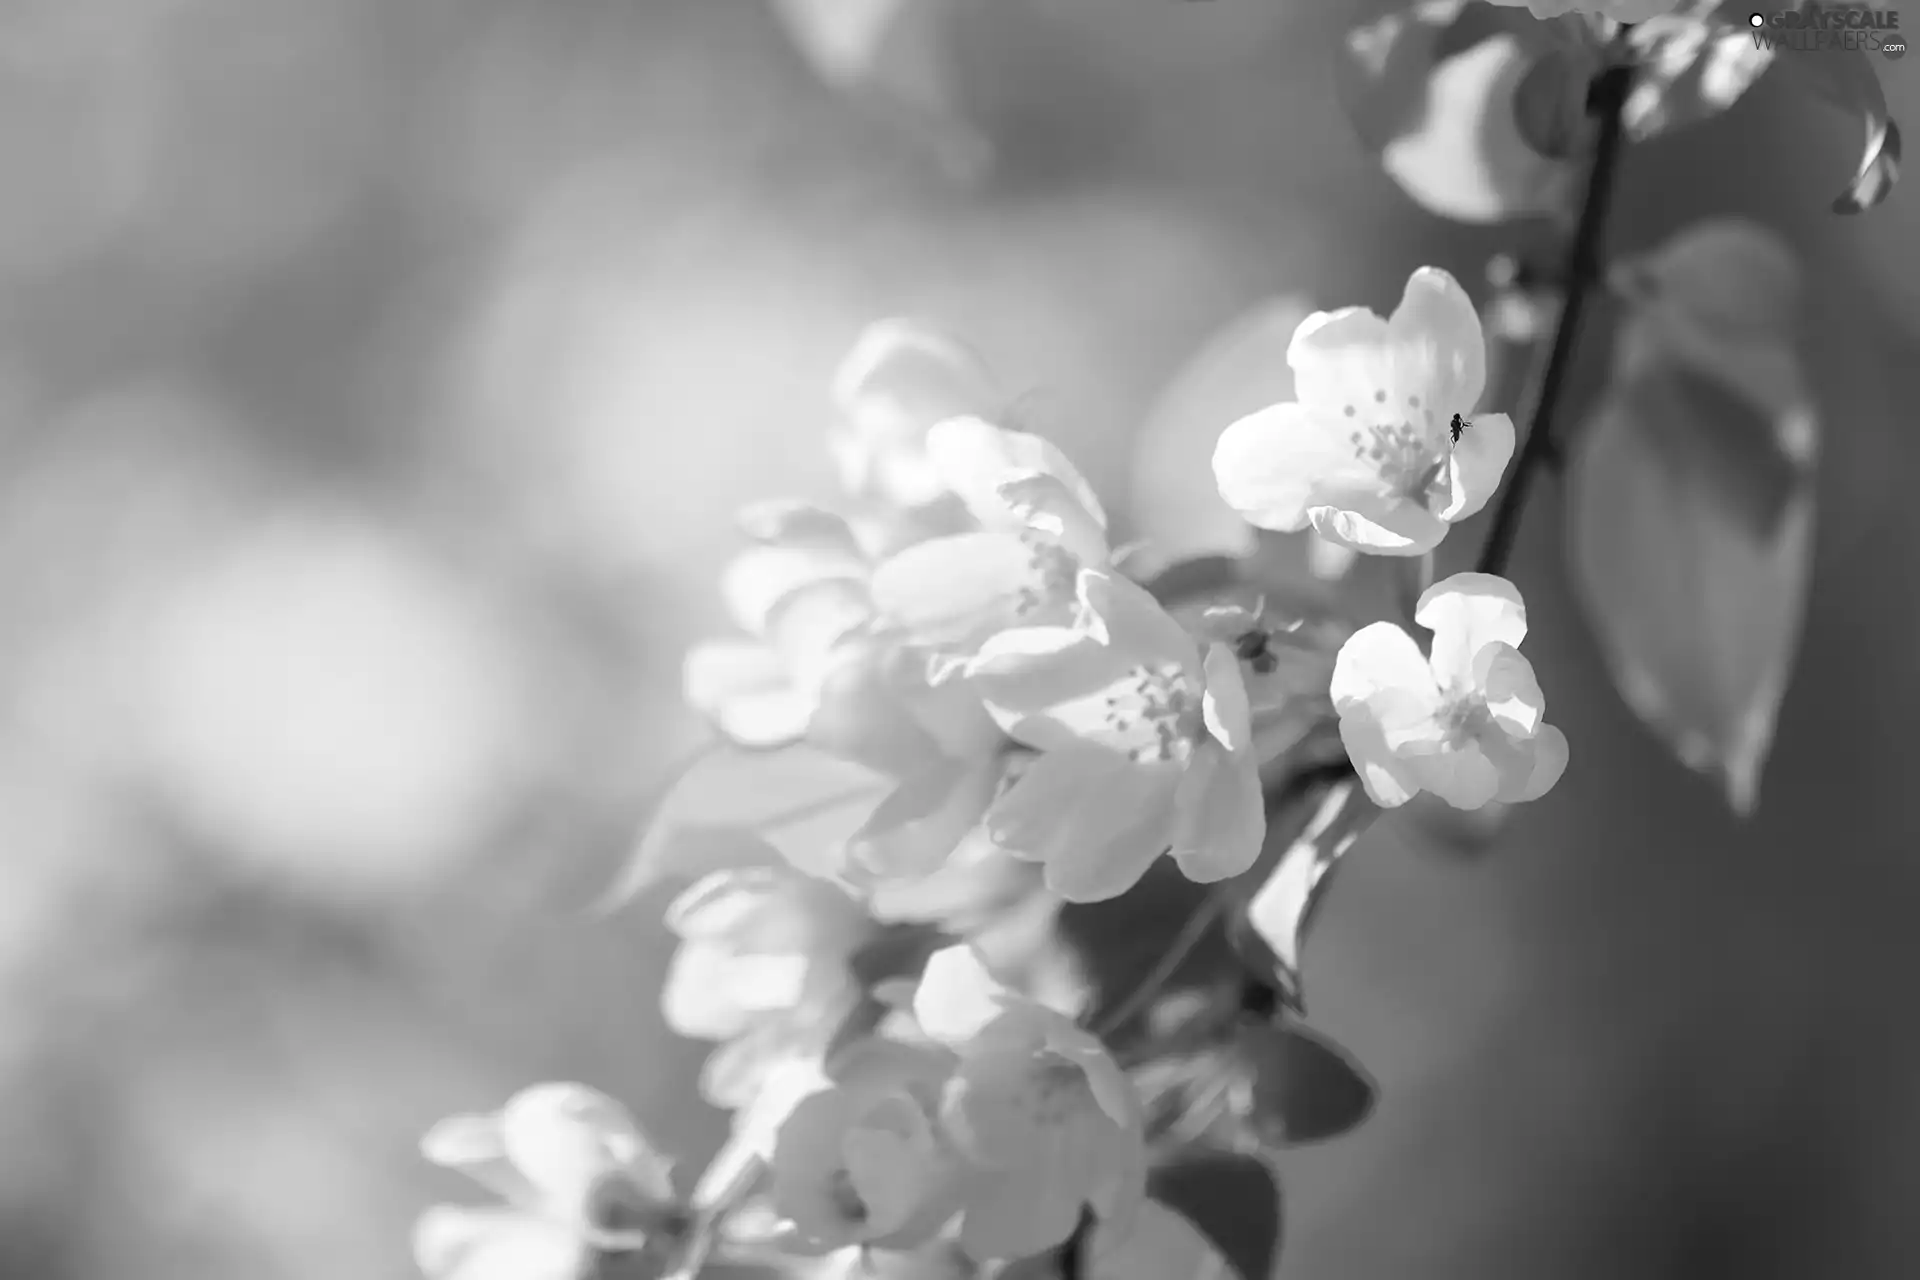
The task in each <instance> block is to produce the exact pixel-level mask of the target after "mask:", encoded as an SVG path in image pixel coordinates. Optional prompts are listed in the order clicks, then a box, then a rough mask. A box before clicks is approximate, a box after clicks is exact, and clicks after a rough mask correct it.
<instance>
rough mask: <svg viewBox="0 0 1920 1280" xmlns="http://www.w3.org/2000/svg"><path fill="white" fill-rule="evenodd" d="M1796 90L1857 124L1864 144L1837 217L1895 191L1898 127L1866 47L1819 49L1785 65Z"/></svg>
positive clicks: (1835, 203)
mask: <svg viewBox="0 0 1920 1280" xmlns="http://www.w3.org/2000/svg"><path fill="white" fill-rule="evenodd" d="M1782 66H1783V67H1784V68H1785V71H1784V74H1786V75H1787V76H1789V77H1790V78H1791V80H1792V82H1793V83H1794V85H1796V86H1797V87H1798V88H1799V89H1801V90H1802V91H1804V92H1807V93H1811V94H1812V95H1813V96H1814V97H1815V98H1818V99H1819V100H1820V101H1822V102H1824V103H1826V104H1827V105H1828V106H1831V107H1836V108H1838V109H1839V110H1840V111H1842V112H1845V113H1846V115H1847V116H1848V117H1849V118H1851V119H1855V120H1858V121H1860V122H1861V124H1862V125H1863V126H1864V127H1865V130H1866V144H1865V146H1864V148H1863V149H1862V151H1861V153H1860V161H1859V166H1858V168H1857V170H1856V171H1855V174H1854V177H1853V180H1852V181H1851V182H1849V183H1848V184H1847V186H1846V189H1845V190H1844V191H1842V192H1841V193H1840V194H1839V195H1838V196H1835V197H1834V200H1833V211H1834V212H1835V213H1843V214H1854V213H1865V212H1866V211H1867V210H1868V209H1871V208H1873V207H1874V206H1875V205H1877V204H1879V203H1880V202H1881V201H1882V200H1885V199H1886V198H1887V196H1888V195H1890V194H1892V192H1893V184H1894V183H1895V182H1896V181H1898V180H1899V177H1900V126H1899V125H1898V124H1896V123H1894V121H1893V119H1892V118H1891V117H1890V116H1889V115H1888V114H1887V95H1886V91H1885V90H1884V89H1882V88H1881V85H1880V76H1879V73H1878V72H1876V71H1875V70H1874V68H1873V61H1872V55H1870V54H1869V53H1868V51H1867V50H1865V49H1823V50H1820V51H1819V52H1817V53H1814V52H1809V53H1807V54H1806V55H1805V56H1798V57H1792V58H1787V59H1785V60H1784V61H1783V63H1782Z"/></svg>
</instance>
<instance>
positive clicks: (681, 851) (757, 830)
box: [602, 744, 894, 910]
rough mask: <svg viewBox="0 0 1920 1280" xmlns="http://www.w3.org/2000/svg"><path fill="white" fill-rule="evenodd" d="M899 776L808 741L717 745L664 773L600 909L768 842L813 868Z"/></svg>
mask: <svg viewBox="0 0 1920 1280" xmlns="http://www.w3.org/2000/svg"><path fill="white" fill-rule="evenodd" d="M893 785H894V784H893V780H891V779H888V778H886V777H885V776H883V775H881V774H879V773H876V772H874V771H873V770H871V769H868V768H866V767H864V766H862V765H858V764H854V763H852V762H850V761H847V760H843V759H841V758H839V757H838V756H833V755H829V754H827V753H826V752H824V751H820V750H818V749H816V748H814V747H811V746H808V745H806V744H796V745H794V746H789V747H782V748H780V749H778V750H774V751H751V750H746V749H744V748H740V747H735V746H730V745H719V746H714V747H711V748H709V749H708V750H706V751H704V752H702V753H701V754H700V755H698V756H696V757H695V758H694V759H693V760H692V761H691V762H690V763H689V764H688V765H687V766H686V767H685V768H684V769H683V770H681V772H679V773H678V774H677V775H675V776H674V777H673V778H672V779H671V780H670V781H669V782H668V783H667V785H666V787H665V789H664V791H663V793H662V795H661V799H660V801H659V803H658V804H657V805H656V806H655V808H654V811H653V813H652V814H651V815H650V817H649V818H648V821H647V826H646V830H645V832H644V833H643V834H642V835H641V838H640V841H639V844H638V846H637V847H636V848H635V850H634V852H633V854H632V856H631V857H630V858H629V859H628V861H627V865H626V866H625V868H624V869H623V870H622V871H621V873H620V875H619V876H618V877H617V879H616V881H615V883H614V886H613V887H612V888H611V889H610V890H608V892H607V894H606V896H605V897H604V898H603V900H602V910H612V909H614V908H617V907H619V906H622V905H624V904H625V903H627V902H629V901H631V900H632V899H633V898H634V897H635V896H636V895H637V894H640V893H642V892H644V891H645V890H647V889H648V888H650V887H652V886H653V885H655V884H658V883H659V882H661V881H662V880H668V879H680V878H692V877H696V876H700V875H704V874H706V873H707V872H709V871H717V870H720V869H722V868H725V867H732V866H749V865H753V864H754V863H756V862H765V861H766V854H767V853H768V852H769V851H771V852H772V853H774V854H777V855H778V856H779V857H781V858H784V859H786V860H787V861H789V862H791V863H792V864H793V865H794V866H797V867H799V868H801V869H802V870H808V871H816V872H817V871H819V870H821V869H823V867H824V865H825V859H826V858H827V855H831V854H836V853H837V852H838V851H839V850H840V849H841V848H843V847H844V846H845V844H846V842H847V840H848V839H849V838H850V837H851V836H852V835H853V834H854V833H855V832H856V831H858V830H859V829H860V827H861V825H862V824H863V823H864V822H865V821H866V820H867V817H868V816H869V815H870V814H871V813H872V812H873V810H874V808H875V807H876V806H877V805H878V804H879V803H880V801H881V800H882V799H884V798H885V797H886V796H887V795H888V793H889V792H890V791H891V789H892V787H893Z"/></svg>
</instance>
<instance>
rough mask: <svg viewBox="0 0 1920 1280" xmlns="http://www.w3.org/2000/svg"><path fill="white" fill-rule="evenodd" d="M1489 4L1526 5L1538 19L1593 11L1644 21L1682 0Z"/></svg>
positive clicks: (1500, 1) (1494, 0)
mask: <svg viewBox="0 0 1920 1280" xmlns="http://www.w3.org/2000/svg"><path fill="white" fill-rule="evenodd" d="M1488 3H1489V4H1497V5H1499V6H1501V7H1502V8H1505V9H1520V8H1524V9H1526V10H1528V11H1529V12H1530V13H1532V14H1533V16H1534V17H1536V18H1558V17H1562V16H1564V15H1566V14H1569V13H1591V14H1594V15H1596V16H1598V17H1602V18H1612V19H1613V20H1614V21H1615V22H1645V21H1646V20H1647V19H1649V18H1657V17H1659V16H1660V15H1661V14H1665V13H1672V12H1673V11H1674V10H1675V9H1677V8H1679V7H1680V0H1488Z"/></svg>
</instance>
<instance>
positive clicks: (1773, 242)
mask: <svg viewBox="0 0 1920 1280" xmlns="http://www.w3.org/2000/svg"><path fill="white" fill-rule="evenodd" d="M1617 275H1618V277H1619V278H1620V279H1621V280H1622V281H1624V282H1625V283H1624V285H1623V291H1624V292H1626V293H1627V294H1628V296H1629V298H1630V299H1631V300H1632V305H1633V311H1632V312H1631V314H1630V316H1629V318H1628V320H1627V321H1626V323H1625V324H1624V326H1623V328H1622V330H1621V333H1620V336H1619V339H1618V341H1617V343H1616V352H1615V356H1616V369H1615V378H1616V381H1615V385H1614V387H1613V388H1612V390H1611V392H1610V393H1609V395H1608V397H1607V398H1606V399H1605V400H1603V401H1602V403H1601V405H1600V406H1599V408H1598V410H1597V412H1596V414H1595V417H1594V420H1593V422H1592V423H1591V424H1590V426H1589V428H1588V430H1587V432H1586V433H1585V436H1584V438H1583V439H1582V441H1581V442H1580V447H1579V449H1578V451H1577V453H1576V455H1575V457H1574V461H1573V466H1572V468H1571V476H1570V500H1569V518H1570V520H1571V529H1570V538H1569V547H1570V551H1571V553H1572V555H1573V559H1574V566H1573V568H1574V577H1575V582H1576V586H1577V588H1578V591H1579V594H1580V596H1581V598H1582V600H1583V603H1584V605H1585V607H1586V611H1587V614H1588V617H1589V620H1590V622H1591V624H1592V626H1593V628H1594V631H1595V634H1596V636H1597V638H1598V640H1599V643H1600V647H1601V650H1602V652H1603V653H1604V655H1605V657H1606V659H1607V662H1608V665H1609V667H1610V668H1611V671H1612V674H1613V678H1614V682H1615V685H1616V686H1617V687H1618V688H1619V690H1620V692H1621V694H1622V696H1623V697H1624V698H1625V700H1626V702H1627V704H1628V705H1629V706H1630V707H1632V708H1633V710H1634V711H1635V713H1636V714H1637V715H1638V716H1639V717H1640V718H1641V720H1642V721H1644V722H1645V723H1646V724H1647V725H1648V726H1649V727H1651V728H1652V729H1653V730H1654V731H1655V732H1656V733H1658V734H1659V735H1660V736H1661V737H1662V738H1664V739H1665V740H1666V742H1667V743H1668V744H1669V746H1670V747H1671V748H1672V750H1673V751H1674V753H1675V754H1676V755H1677V756H1678V757H1679V758H1680V760H1681V761H1682V762H1683V763H1685V764H1687V765H1688V766H1689V767H1691V768H1694V769H1697V770H1700V771H1702V772H1705V773H1709V774H1712V775H1715V776H1717V777H1719V778H1720V780H1721V782H1722V784H1723V785H1724V787H1725V790H1726V794H1727V799H1728V802H1729V804H1730V805H1731V806H1732V808H1733V809H1734V811H1735V812H1736V813H1739V814H1741V815H1743V816H1744V815H1746V814H1749V813H1751V812H1752V810H1753V807H1754V805H1755V803H1756V802H1757V799H1758V793H1759V780H1760V775H1761V771H1762V768H1763V766H1764V764H1765V761H1766V756H1767V752H1768V750H1769V748H1770V746H1771V743H1772V737H1773V727H1774V720H1775V716H1776V714H1777V712H1778V710H1779V706H1780V701H1781V698H1782V697H1783V695H1784V693H1785V691H1786V686H1787V681H1788V678H1789V676H1790V674H1791V671H1792V666H1793V659H1794V655H1795V652H1796V650H1797V648H1798V644H1799V636H1800V630H1801V624H1802V618H1803V614H1804V612H1805V609H1806V594H1807V578H1808V570H1809V562H1810V559H1811V555H1812V547H1813V533H1814V468H1815V457H1816V453H1817V446H1818V423H1817V418H1816V415H1815V412H1814V407H1813V404H1812V401H1811V398H1810V396H1809V394H1808V392H1807V391H1806V389H1805V385H1804V380H1803V378H1802V375H1801V372H1800V365H1799V357H1798V352H1797V349H1796V343H1795V340H1794V333H1793V322H1794V316H1795V315H1796V313H1797V298H1798V292H1799V290H1798V268H1797V266H1796V265H1795V263H1794V260H1793V256H1792V253H1791V251H1790V250H1789V249H1788V248H1787V246H1786V245H1785V244H1784V243H1782V242H1781V241H1780V240H1779V239H1778V238H1777V237H1775V236H1773V235H1772V234H1771V233H1769V232H1766V231H1764V230H1763V229H1760V228H1757V227H1754V226H1752V225H1751V224H1747V223H1743V222H1737V221H1723V222H1715V223H1708V224H1703V225H1702V226H1700V227H1697V228H1694V229H1693V230H1690V231H1688V232H1686V233H1683V234H1682V235H1681V236H1679V237H1676V239H1675V240H1674V241H1673V242H1672V243H1671V244H1669V245H1668V246H1667V247H1665V248H1663V249H1662V250H1660V251H1658V252H1657V253H1655V254H1653V255H1651V256H1650V257H1648V258H1647V259H1644V260H1642V261H1640V262H1637V263H1630V264H1626V265H1625V266H1623V267H1622V268H1621V269H1620V270H1619V272H1618V273H1617Z"/></svg>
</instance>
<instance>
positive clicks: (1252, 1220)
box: [1093, 1151, 1282, 1280]
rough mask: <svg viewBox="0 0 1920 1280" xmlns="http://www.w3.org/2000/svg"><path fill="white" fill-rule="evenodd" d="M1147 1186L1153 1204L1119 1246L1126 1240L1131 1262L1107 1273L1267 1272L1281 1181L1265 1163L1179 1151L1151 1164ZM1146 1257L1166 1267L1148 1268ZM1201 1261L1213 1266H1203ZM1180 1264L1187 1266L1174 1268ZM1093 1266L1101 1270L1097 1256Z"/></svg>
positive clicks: (1224, 1279) (1274, 1253) (1142, 1279)
mask: <svg viewBox="0 0 1920 1280" xmlns="http://www.w3.org/2000/svg"><path fill="white" fill-rule="evenodd" d="M1147 1190H1148V1193H1149V1194H1150V1195H1151V1196H1152V1197H1153V1199H1152V1200H1150V1201H1149V1202H1148V1203H1149V1204H1152V1205H1154V1206H1155V1210H1156V1212H1155V1213H1154V1214H1153V1215H1152V1217H1151V1218H1149V1217H1147V1216H1146V1215H1143V1216H1142V1220H1141V1221H1142V1227H1144V1228H1145V1230H1144V1231H1142V1230H1136V1231H1135V1233H1134V1235H1133V1237H1130V1238H1129V1240H1128V1242H1127V1246H1123V1247H1122V1253H1123V1254H1125V1253H1126V1252H1128V1246H1131V1253H1132V1258H1131V1259H1130V1261H1131V1262H1132V1266H1133V1269H1131V1270H1128V1271H1115V1272H1113V1273H1112V1274H1113V1280H1123V1278H1124V1280H1134V1277H1136V1276H1137V1277H1138V1278H1139V1280H1148V1277H1159V1276H1168V1277H1172V1276H1185V1275H1188V1274H1192V1275H1194V1276H1195V1277H1199V1276H1206V1275H1214V1276H1218V1277H1220V1280H1231V1277H1233V1276H1235V1275H1237V1276H1240V1277H1243V1278H1244V1280H1266V1277H1268V1276H1270V1275H1272V1274H1273V1268H1274V1264H1275V1263H1276V1262H1278V1261H1279V1256H1280V1238H1281V1217H1282V1215H1281V1201H1280V1186H1279V1184H1278V1182H1277V1181H1276V1180H1275V1179H1274V1176H1273V1172H1272V1171H1271V1170H1270V1169H1268V1168H1267V1166H1266V1165H1265V1164H1264V1163H1262V1162H1261V1161H1259V1160H1256V1159H1253V1158H1251V1157H1248V1156H1242V1155H1231V1154H1227V1153H1221V1152H1206V1151H1201V1152H1191V1153H1186V1154H1183V1155H1181V1156H1179V1157H1177V1158H1175V1159H1173V1160H1170V1161H1167V1162H1165V1163H1163V1164H1161V1165H1159V1166H1157V1167H1156V1168H1155V1169H1154V1170H1153V1171H1152V1172H1151V1173H1150V1174H1149V1175H1148V1177H1147ZM1162 1206H1165V1208H1162ZM1168 1210H1171V1212H1169V1211H1168ZM1156 1220H1157V1221H1156ZM1096 1245H1097V1241H1096ZM1208 1255H1211V1257H1209V1256H1208ZM1150 1262H1158V1263H1161V1264H1162V1265H1164V1266H1165V1267H1167V1268H1168V1269H1166V1270H1155V1269H1148V1267H1147V1265H1146V1264H1148V1263H1150ZM1208 1265H1211V1266H1212V1267H1213V1268H1215V1269H1214V1270H1213V1271H1211V1272H1209V1271H1208V1270H1206V1269H1205V1268H1206V1266H1208ZM1182 1266H1185V1267H1190V1268H1192V1270H1191V1271H1186V1270H1178V1269H1175V1268H1178V1267H1182ZM1228 1266H1231V1268H1232V1270H1231V1271H1229V1270H1227V1269H1226V1268H1227V1267H1228ZM1093 1274H1094V1275H1095V1276H1105V1275H1107V1274H1108V1273H1107V1272H1105V1271H1102V1270H1101V1269H1100V1266H1099V1259H1098V1257H1096V1259H1095V1266H1094V1268H1093Z"/></svg>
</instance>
